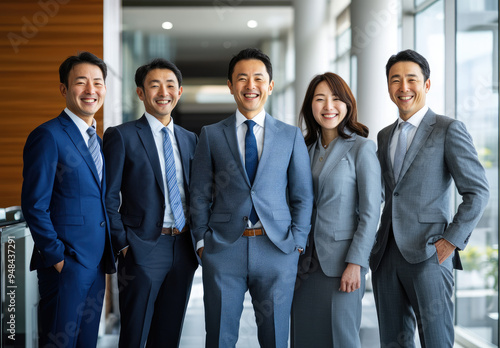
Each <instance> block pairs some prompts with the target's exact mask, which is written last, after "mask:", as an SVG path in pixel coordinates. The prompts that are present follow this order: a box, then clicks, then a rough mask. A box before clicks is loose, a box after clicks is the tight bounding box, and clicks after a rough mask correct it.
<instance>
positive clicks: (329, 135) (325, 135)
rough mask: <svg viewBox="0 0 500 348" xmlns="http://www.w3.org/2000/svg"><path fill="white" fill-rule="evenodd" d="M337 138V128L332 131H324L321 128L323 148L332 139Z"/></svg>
mask: <svg viewBox="0 0 500 348" xmlns="http://www.w3.org/2000/svg"><path fill="white" fill-rule="evenodd" d="M338 136H339V132H338V130H337V128H334V129H325V128H321V143H322V145H323V146H324V147H327V146H328V144H330V143H331V142H332V141H333V139H335V138H336V137H338Z"/></svg>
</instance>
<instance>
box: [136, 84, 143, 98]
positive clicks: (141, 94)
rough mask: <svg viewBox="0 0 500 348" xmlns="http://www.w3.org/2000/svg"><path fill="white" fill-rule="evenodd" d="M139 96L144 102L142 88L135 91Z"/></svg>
mask: <svg viewBox="0 0 500 348" xmlns="http://www.w3.org/2000/svg"><path fill="white" fill-rule="evenodd" d="M135 91H136V93H137V96H138V97H139V99H140V100H142V101H144V90H143V89H142V88H141V87H137V88H136V89H135Z"/></svg>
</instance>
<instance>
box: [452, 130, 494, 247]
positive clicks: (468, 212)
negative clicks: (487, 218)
mask: <svg viewBox="0 0 500 348" xmlns="http://www.w3.org/2000/svg"><path fill="white" fill-rule="evenodd" d="M444 154H445V162H446V166H447V168H448V170H449V171H450V173H451V176H452V177H453V179H454V181H455V185H456V187H457V190H458V193H459V194H460V195H461V196H462V203H460V205H459V206H458V209H457V213H456V214H455V216H454V217H453V221H452V222H451V223H450V224H449V225H448V228H447V229H446V231H445V232H444V235H443V237H444V238H445V239H446V240H447V241H449V242H451V243H452V244H453V245H455V246H456V247H457V248H458V249H460V250H463V249H464V248H465V247H466V245H467V243H468V241H469V237H470V235H471V233H472V230H473V229H474V228H475V227H476V225H477V223H478V222H479V220H480V219H481V216H482V215H483V212H484V209H485V208H486V205H487V204H488V199H489V189H488V181H487V180H486V174H485V171H484V168H483V166H482V165H481V163H480V162H479V159H478V157H477V152H476V149H475V148H474V144H473V142H472V138H471V136H470V134H469V133H468V132H467V129H466V128H465V125H464V124H463V123H462V122H460V121H454V122H452V123H451V124H450V126H449V127H448V129H447V132H446V139H445V151H444Z"/></svg>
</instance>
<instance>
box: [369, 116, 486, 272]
mask: <svg viewBox="0 0 500 348" xmlns="http://www.w3.org/2000/svg"><path fill="white" fill-rule="evenodd" d="M396 126H397V121H396V122H395V123H393V124H392V125H390V126H388V127H386V128H384V129H383V130H381V131H380V133H379V134H378V157H379V160H380V165H381V168H382V175H383V179H384V186H385V206H384V210H383V213H382V219H381V224H380V228H379V231H378V234H377V241H376V243H375V246H374V248H373V250H372V256H371V259H370V267H371V268H372V270H376V269H377V267H378V265H379V263H380V260H381V258H382V255H383V254H384V251H385V248H386V245H387V237H388V234H389V231H390V228H391V225H392V229H393V231H394V238H395V241H396V244H397V245H398V248H399V250H400V251H401V254H402V255H403V257H404V258H405V259H406V261H408V262H409V263H419V262H422V261H424V260H427V259H428V258H429V257H431V256H432V255H434V253H435V252H436V247H435V246H434V243H435V242H436V241H437V240H439V239H441V238H445V239H446V240H447V241H449V242H451V243H452V244H454V245H455V246H456V247H457V248H458V249H459V250H463V249H464V248H465V246H466V245H467V242H468V240H469V237H470V234H471V233H472V230H473V229H474V228H475V226H476V224H477V223H478V221H479V219H480V218H481V215H482V213H483V211H484V209H485V207H486V204H487V202H488V198H489V193H488V183H487V180H486V176H485V172H484V168H483V167H482V166H481V164H480V163H479V160H478V158H477V153H476V150H475V148H474V144H473V143H472V138H471V136H470V135H469V133H468V132H467V130H466V128H465V126H464V124H463V123H462V122H460V121H457V120H455V119H452V118H449V117H445V116H440V115H436V114H435V113H434V112H433V111H432V110H430V109H429V111H428V112H427V113H426V114H425V116H424V118H423V119H422V122H421V124H420V126H419V127H418V129H417V131H416V133H415V137H414V139H413V142H412V144H411V146H410V147H409V149H408V152H407V153H406V157H405V159H404V162H403V166H402V168H401V174H400V178H399V180H398V182H395V180H394V175H393V170H392V163H391V159H390V154H389V144H390V141H391V138H392V134H393V132H394V130H395V128H396ZM453 181H454V182H455V185H456V187H457V189H458V193H459V194H460V195H461V196H462V203H461V204H460V205H459V206H458V209H457V212H456V214H455V216H454V217H453V219H451V214H450V212H451V211H452V210H451V208H452V207H450V203H451V202H452V201H451V189H452V185H451V184H452V182H453ZM456 255H457V257H456V259H455V262H456V263H455V265H454V266H455V268H459V269H460V268H461V266H460V264H459V263H460V262H459V259H458V253H456Z"/></svg>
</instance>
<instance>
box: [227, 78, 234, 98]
mask: <svg viewBox="0 0 500 348" xmlns="http://www.w3.org/2000/svg"><path fill="white" fill-rule="evenodd" d="M227 87H229V91H230V92H231V94H232V95H234V93H233V84H232V83H231V81H229V80H227Z"/></svg>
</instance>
